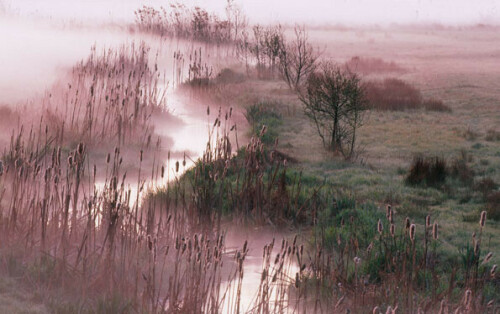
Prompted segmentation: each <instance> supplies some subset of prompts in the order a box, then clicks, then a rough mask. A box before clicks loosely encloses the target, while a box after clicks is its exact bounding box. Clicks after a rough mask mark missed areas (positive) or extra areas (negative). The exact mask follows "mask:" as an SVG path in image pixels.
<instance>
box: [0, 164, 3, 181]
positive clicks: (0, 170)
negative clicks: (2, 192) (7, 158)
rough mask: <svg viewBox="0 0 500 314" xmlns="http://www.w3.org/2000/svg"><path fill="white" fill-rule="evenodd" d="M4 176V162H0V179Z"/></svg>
mask: <svg viewBox="0 0 500 314" xmlns="http://www.w3.org/2000/svg"><path fill="white" fill-rule="evenodd" d="M2 175H3V162H2V161H1V160H0V177H1V176H2Z"/></svg>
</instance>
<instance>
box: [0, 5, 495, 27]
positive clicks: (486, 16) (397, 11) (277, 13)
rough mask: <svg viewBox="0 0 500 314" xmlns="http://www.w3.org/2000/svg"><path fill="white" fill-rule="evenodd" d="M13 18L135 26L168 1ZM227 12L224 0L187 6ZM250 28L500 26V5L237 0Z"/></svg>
mask: <svg viewBox="0 0 500 314" xmlns="http://www.w3.org/2000/svg"><path fill="white" fill-rule="evenodd" d="M1 2H3V6H4V7H5V8H7V10H9V11H10V12H17V13H19V14H21V15H35V16H44V17H52V18H65V19H76V20H81V19H94V20H101V21H103V20H105V21H114V22H119V21H123V20H132V19H133V11H134V10H135V9H136V8H138V7H139V6H141V5H143V4H146V5H153V6H160V5H167V4H168V3H169V1H166V0H162V1H160V0H0V3H1ZM179 2H181V3H186V4H195V5H200V6H202V7H204V8H208V9H209V10H210V11H218V12H223V11H224V6H225V0H183V1H179ZM236 2H237V3H238V4H239V5H240V6H241V7H242V8H243V9H244V12H245V13H246V14H247V15H248V16H249V17H250V20H251V22H269V21H276V20H278V21H280V22H284V23H286V22H290V23H294V22H309V23H315V24H357V25H359V24H391V23H405V24H406V23H409V24H414V23H442V24H463V23H466V24H474V23H488V24H499V23H500V1H499V0H377V1H375V0H237V1H236Z"/></svg>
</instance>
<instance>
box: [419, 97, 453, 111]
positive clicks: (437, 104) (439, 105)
mask: <svg viewBox="0 0 500 314" xmlns="http://www.w3.org/2000/svg"><path fill="white" fill-rule="evenodd" d="M422 107H424V108H425V110H427V111H438V112H451V108H450V107H449V106H447V105H445V104H444V103H443V101H442V100H439V99H434V98H432V99H427V100H424V101H423V102H422Z"/></svg>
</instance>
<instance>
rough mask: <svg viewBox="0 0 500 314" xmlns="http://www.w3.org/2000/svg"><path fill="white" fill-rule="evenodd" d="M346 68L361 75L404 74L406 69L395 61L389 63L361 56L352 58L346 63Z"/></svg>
mask: <svg viewBox="0 0 500 314" xmlns="http://www.w3.org/2000/svg"><path fill="white" fill-rule="evenodd" d="M345 67H346V68H349V69H350V70H351V71H354V72H357V73H361V74H370V73H384V72H404V69H403V68H402V67H400V66H399V65H397V64H396V63H395V62H393V61H391V62H387V61H385V60H382V59H380V58H364V57H359V56H354V57H352V58H351V59H350V60H349V61H347V62H346V63H345Z"/></svg>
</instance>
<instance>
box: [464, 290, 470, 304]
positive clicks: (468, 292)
mask: <svg viewBox="0 0 500 314" xmlns="http://www.w3.org/2000/svg"><path fill="white" fill-rule="evenodd" d="M471 296H472V291H471V290H470V289H467V291H465V298H464V305H465V308H469V306H470V302H471V299H472V298H471Z"/></svg>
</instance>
